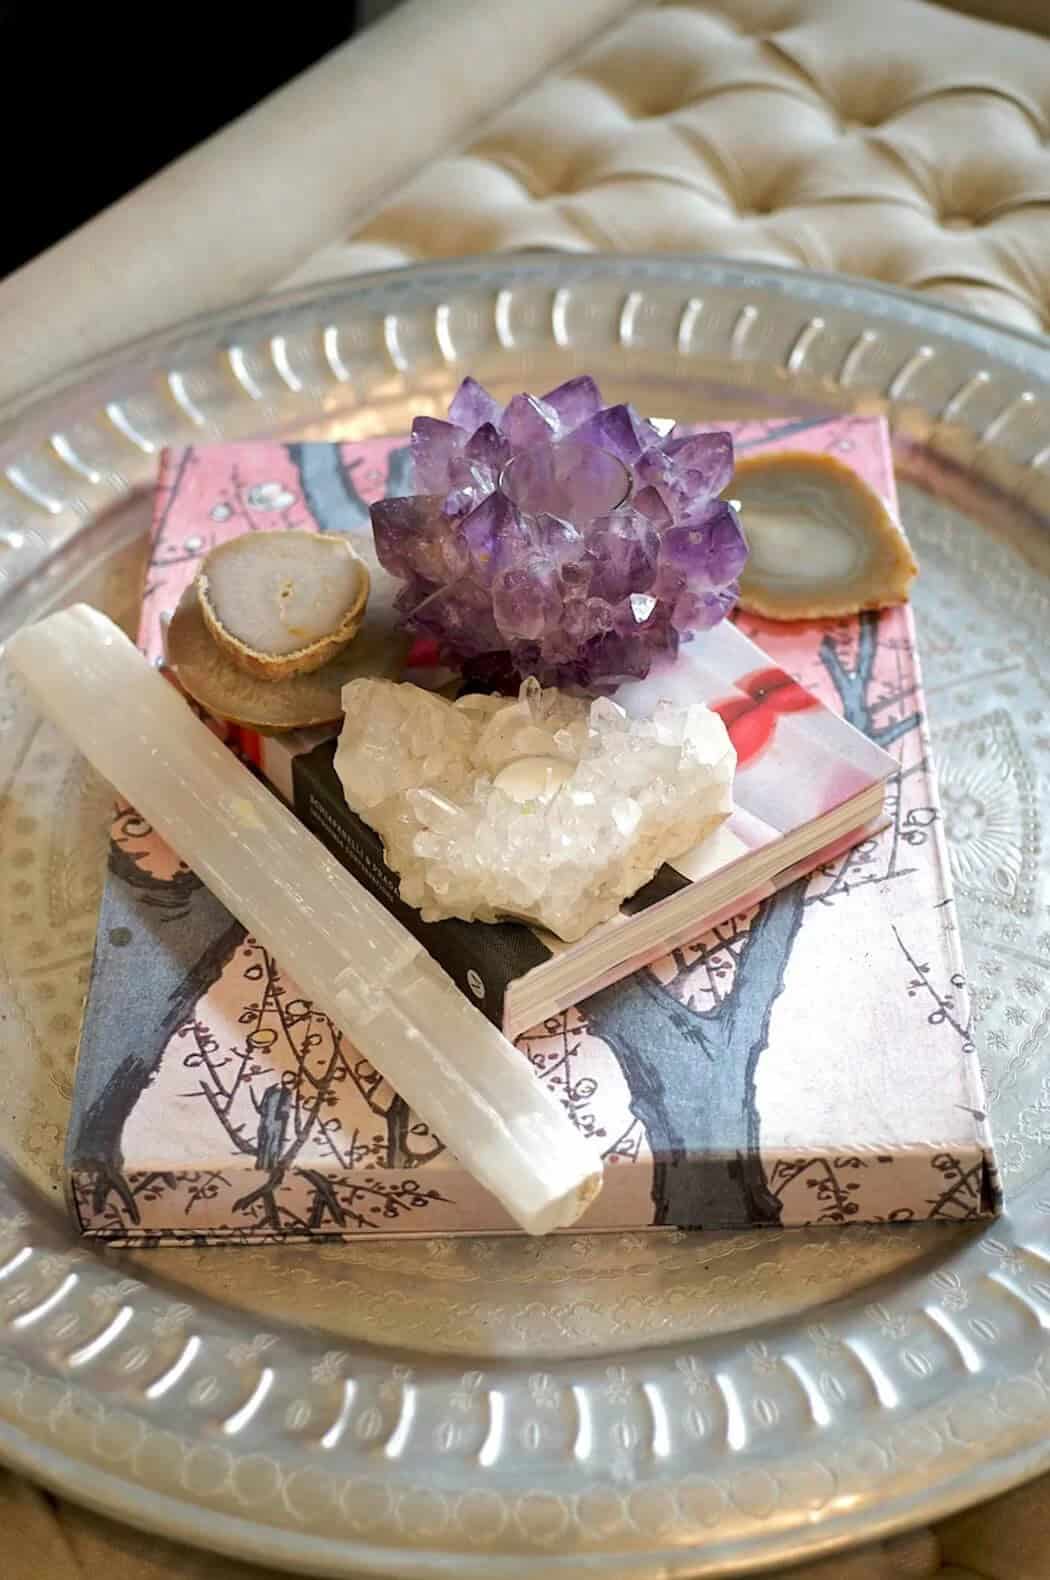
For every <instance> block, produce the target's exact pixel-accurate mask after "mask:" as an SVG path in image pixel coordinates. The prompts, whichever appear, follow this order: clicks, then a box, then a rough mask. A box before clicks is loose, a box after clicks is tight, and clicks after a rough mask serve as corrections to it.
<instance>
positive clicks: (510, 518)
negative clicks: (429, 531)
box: [460, 489, 533, 587]
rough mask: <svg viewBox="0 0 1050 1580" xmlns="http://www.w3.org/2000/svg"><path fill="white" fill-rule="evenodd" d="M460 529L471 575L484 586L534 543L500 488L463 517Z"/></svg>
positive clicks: (488, 584)
mask: <svg viewBox="0 0 1050 1580" xmlns="http://www.w3.org/2000/svg"><path fill="white" fill-rule="evenodd" d="M460 530H461V532H462V534H463V539H464V542H465V543H466V545H467V552H468V553H469V555H470V574H471V576H472V577H473V578H474V580H475V581H476V582H478V583H479V584H480V585H482V586H484V587H488V586H491V584H492V578H493V577H494V576H495V575H496V574H497V572H498V571H500V570H505V569H506V568H507V567H508V566H510V565H512V564H513V563H514V560H515V559H516V558H518V557H520V556H521V555H523V554H525V553H526V552H527V551H528V550H529V549H530V548H531V547H532V546H533V540H532V536H531V535H530V533H529V530H528V528H527V527H526V526H525V523H524V522H523V521H522V519H521V516H520V515H519V514H518V512H517V510H516V509H515V508H514V506H513V505H512V504H511V502H510V500H509V499H508V498H507V496H506V494H502V493H500V491H499V489H497V490H496V491H495V492H494V493H492V494H489V496H488V498H487V499H483V500H482V502H481V504H480V505H478V506H477V507H476V509H474V510H472V511H471V512H470V514H469V515H467V516H464V517H463V520H462V523H461V526H460Z"/></svg>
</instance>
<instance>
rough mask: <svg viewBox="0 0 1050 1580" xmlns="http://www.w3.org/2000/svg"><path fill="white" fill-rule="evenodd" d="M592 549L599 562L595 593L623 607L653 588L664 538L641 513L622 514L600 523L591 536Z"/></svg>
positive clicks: (628, 512) (595, 576)
mask: <svg viewBox="0 0 1050 1580" xmlns="http://www.w3.org/2000/svg"><path fill="white" fill-rule="evenodd" d="M588 547H589V549H590V551H591V553H592V554H593V555H594V557H595V558H596V560H597V561H598V564H597V568H596V570H595V573H594V575H593V576H592V578H591V591H592V592H593V593H595V594H596V595H597V596H598V597H600V598H605V599H607V601H608V602H609V603H619V602H620V600H621V599H623V598H627V597H629V596H630V594H631V593H636V592H646V591H647V590H648V588H650V587H651V586H652V585H653V582H654V580H655V578H656V565H657V560H658V557H659V554H660V535H659V533H658V532H657V530H656V528H655V527H654V526H653V524H652V522H651V521H649V520H648V519H647V518H646V517H645V516H641V515H639V514H638V512H637V511H635V510H624V511H619V512H617V514H616V515H614V516H606V517H605V518H604V520H601V521H596V522H595V524H594V528H593V530H592V531H591V532H590V534H589V535H588Z"/></svg>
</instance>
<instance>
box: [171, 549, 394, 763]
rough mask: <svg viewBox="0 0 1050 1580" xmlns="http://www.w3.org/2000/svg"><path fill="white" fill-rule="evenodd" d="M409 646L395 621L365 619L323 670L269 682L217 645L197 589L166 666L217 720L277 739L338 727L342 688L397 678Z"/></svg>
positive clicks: (178, 623) (183, 603)
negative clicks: (368, 679) (292, 733)
mask: <svg viewBox="0 0 1050 1580" xmlns="http://www.w3.org/2000/svg"><path fill="white" fill-rule="evenodd" d="M304 537H305V534H304ZM408 646H409V644H408V639H407V638H406V636H405V635H404V633H403V632H401V631H399V630H396V629H395V628H394V627H393V624H392V622H390V621H381V620H376V621H373V620H371V619H370V618H366V619H365V622H364V624H363V625H362V627H361V629H360V630H359V632H358V634H357V636H356V637H355V638H354V640H353V641H352V642H351V643H350V644H349V645H348V646H347V647H345V648H344V649H343V650H342V652H340V653H337V654H336V656H335V658H333V659H330V660H329V661H328V663H327V664H325V665H323V666H322V668H320V669H313V670H310V671H309V672H308V673H307V674H303V675H289V676H288V677H287V678H286V679H284V680H263V679H262V678H261V677H260V676H259V675H254V674H251V673H249V672H248V671H247V670H244V669H241V668H240V667H239V665H238V664H237V663H236V662H235V661H234V659H233V656H232V654H230V653H229V652H228V651H227V649H226V648H224V647H221V646H220V645H219V643H218V642H216V641H215V640H214V638H213V637H212V634H211V632H210V631H209V629H208V626H207V623H206V622H205V619H204V615H203V612H202V610H201V603H200V598H199V596H198V593H197V589H196V587H195V586H193V585H192V584H191V585H190V586H189V587H187V588H186V591H185V592H184V593H183V595H182V597H181V599H180V600H179V605H178V608H177V609H176V610H175V613H174V615H173V616H172V619H171V623H170V624H169V626H168V633H167V661H168V665H169V667H170V668H171V669H172V670H174V672H175V674H176V676H177V677H178V682H179V685H180V686H181V687H182V689H183V691H184V692H185V693H186V695H187V696H189V697H192V698H193V700H194V702H197V703H199V704H200V706H201V707H202V708H204V710H205V711H206V712H207V713H210V714H211V715H212V716H213V717H214V718H217V719H227V720H228V721H229V722H230V723H231V724H240V725H242V726H244V727H245V728H246V729H252V730H259V731H261V732H262V733H263V734H273V735H279V734H281V733H282V732H283V731H284V730H302V729H308V728H309V727H310V726H311V725H314V724H334V723H337V722H338V721H340V720H341V719H342V717H343V705H342V701H341V697H342V691H343V687H344V686H345V685H347V683H348V682H349V681H351V680H357V679H358V678H359V677H361V676H362V675H368V676H373V675H375V676H380V677H383V678H385V679H390V680H394V679H396V678H397V677H398V676H399V675H400V673H401V669H402V666H403V664H404V661H405V658H406V656H407V653H408Z"/></svg>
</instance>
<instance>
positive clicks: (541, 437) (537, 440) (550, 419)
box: [501, 395, 558, 454]
mask: <svg viewBox="0 0 1050 1580" xmlns="http://www.w3.org/2000/svg"><path fill="white" fill-rule="evenodd" d="M501 426H502V428H503V432H504V433H505V434H506V436H507V438H508V440H509V441H510V447H511V450H512V451H513V452H514V453H515V454H517V452H518V451H519V450H527V449H529V448H530V446H532V445H534V444H549V443H550V441H551V440H552V439H553V438H554V437H555V435H556V434H557V432H558V413H557V412H556V411H555V410H554V407H553V406H548V405H547V403H546V402H545V401H542V400H537V398H536V396H535V395H515V397H514V399H513V400H512V401H511V402H510V404H509V405H508V407H507V409H506V411H505V412H504V413H503V422H502V425H501Z"/></svg>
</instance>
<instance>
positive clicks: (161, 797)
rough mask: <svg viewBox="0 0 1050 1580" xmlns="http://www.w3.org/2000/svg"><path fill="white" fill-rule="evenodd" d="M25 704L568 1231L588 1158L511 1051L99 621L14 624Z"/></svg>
mask: <svg viewBox="0 0 1050 1580" xmlns="http://www.w3.org/2000/svg"><path fill="white" fill-rule="evenodd" d="M6 653H7V661H8V663H9V664H10V665H11V667H12V669H14V670H15V671H16V672H17V673H18V674H19V675H21V677H22V679H23V680H24V681H25V684H26V686H27V687H28V688H29V691H30V693H31V695H32V697H33V699H34V701H35V702H36V703H37V705H38V706H39V708H40V710H41V711H42V712H43V713H44V714H46V716H47V717H48V718H49V719H51V720H52V721H53V722H54V723H55V724H56V725H57V726H58V727H59V729H60V730H62V731H63V732H64V733H65V734H66V735H68V736H69V738H70V740H72V741H73V742H74V743H75V745H76V746H78V747H79V748H80V750H81V751H82V752H83V753H84V756H85V757H86V758H87V759H88V761H89V762H91V763H92V764H93V766H94V767H95V768H97V769H98V771H99V773H101V774H102V775H103V776H104V777H105V778H106V779H108V780H109V781H110V783H111V784H112V785H114V787H115V788H116V789H117V790H118V791H119V792H120V794H121V795H122V796H124V797H125V798H126V799H127V800H128V801H129V802H130V803H131V805H132V806H133V807H135V809H136V811H138V812H140V813H141V814H142V816H143V817H145V818H146V819H147V820H148V821H149V822H150V823H151V824H152V825H153V827H154V828H155V829H156V830H157V832H158V833H159V834H160V835H161V836H162V837H163V838H164V839H166V840H167V841H168V843H169V844H170V845H171V846H172V848H173V849H174V850H176V851H177V852H178V854H179V855H180V856H181V857H182V859H183V860H184V861H186V862H187V863H188V864H189V866H190V867H192V869H193V870H194V872H196V874H197V875H198V877H199V878H200V879H201V880H202V881H203V882H204V883H206V884H207V886H208V888H209V889H211V890H212V892H213V893H214V894H215V895H216V896H217V897H218V899H219V900H221V901H222V903H223V905H225V906H226V907H227V909H228V910H230V911H232V912H233V914H234V916H236V917H237V918H238V920H239V921H241V922H243V924H244V926H245V927H246V928H248V930H249V931H250V932H251V933H252V934H253V935H254V936H255V937H256V938H257V939H258V940H259V942H260V943H261V944H262V945H263V947H264V948H265V949H268V950H269V951H271V952H272V953H273V954H274V955H275V956H276V957H277V959H278V960H279V961H280V963H281V965H282V966H283V967H284V968H285V969H286V970H287V971H288V972H289V974H290V975H291V976H293V977H294V978H295V981H296V982H297V984H298V986H299V987H300V988H301V990H302V992H303V993H304V994H305V995H306V997H307V998H310V999H313V1000H314V1001H315V1002H316V1004H317V1006H318V1008H320V1009H323V1010H324V1011H325V1012H326V1014H328V1015H329V1017H330V1018H331V1019H332V1021H333V1022H334V1023H335V1024H336V1025H337V1026H338V1027H339V1028H340V1030H342V1031H343V1032H344V1033H345V1034H346V1036H347V1037H348V1038H349V1039H350V1041H351V1042H352V1043H353V1045H354V1047H355V1048H356V1049H357V1051H358V1052H359V1053H361V1054H362V1055H363V1056H364V1057H365V1058H366V1059H368V1060H369V1062H370V1063H371V1064H373V1065H374V1066H375V1068H376V1069H377V1070H378V1071H379V1072H380V1073H381V1074H382V1075H384V1076H386V1078H387V1080H389V1081H390V1083H391V1084H392V1085H393V1086H394V1088H395V1089H396V1090H397V1091H398V1092H400V1094H401V1096H402V1097H403V1098H404V1099H405V1100H406V1102H407V1103H409V1105H410V1106H411V1107H412V1108H413V1109H414V1110H415V1111H416V1113H417V1114H418V1115H419V1117H420V1118H421V1119H422V1120H424V1121H425V1122H426V1124H427V1125H428V1126H430V1127H431V1128H432V1129H433V1131H434V1132H435V1134H436V1135H439V1136H440V1137H441V1139H442V1140H443V1141H444V1142H445V1144H446V1145H447V1146H448V1147H450V1148H451V1150H452V1151H453V1152H454V1153H455V1155H456V1156H457V1157H458V1158H459V1160H460V1162H461V1163H462V1164H463V1165H464V1167H465V1168H467V1169H469V1170H470V1172H471V1173H472V1174H473V1175H474V1176H475V1177H476V1178H477V1179H478V1180H480V1182H481V1183H482V1184H483V1185H484V1186H486V1187H487V1189H488V1190H490V1191H491V1192H492V1194H493V1195H494V1196H495V1197H496V1198H497V1199H498V1200H499V1201H500V1202H501V1203H502V1205H503V1206H504V1208H505V1209H506V1210H507V1212H508V1213H509V1214H510V1216H511V1217H512V1218H513V1219H514V1220H515V1221H516V1222H517V1223H518V1224H519V1225H520V1226H521V1228H522V1229H525V1230H526V1231H527V1232H528V1233H530V1234H546V1233H547V1232H548V1231H549V1230H551V1229H558V1228H562V1227H564V1226H566V1225H568V1224H571V1223H574V1222H575V1221H576V1219H577V1218H578V1217H579V1215H580V1213H581V1212H582V1211H583V1210H584V1208H585V1207H586V1206H588V1204H589V1203H590V1202H592V1201H593V1200H594V1198H595V1197H596V1196H597V1194H598V1191H599V1190H600V1188H601V1159H600V1157H599V1156H598V1154H597V1152H596V1150H595V1149H594V1148H593V1147H592V1146H591V1145H590V1144H588V1142H587V1141H586V1140H585V1139H584V1138H583V1137H582V1136H581V1135H580V1133H579V1132H578V1131H577V1130H576V1128H575V1126H574V1125H573V1123H572V1121H571V1119H570V1118H569V1116H568V1114H567V1113H566V1112H565V1110H564V1109H563V1108H562V1106H561V1104H560V1103H559V1101H558V1099H557V1098H556V1097H555V1096H554V1095H553V1094H552V1093H551V1092H549V1091H548V1090H547V1089H546V1087H544V1086H543V1085H542V1083H541V1082H540V1081H538V1080H537V1079H536V1075H535V1072H534V1071H533V1070H532V1068H531V1067H530V1065H529V1062H528V1060H527V1059H526V1058H525V1057H524V1055H523V1054H522V1053H521V1052H520V1051H519V1050H518V1049H516V1048H515V1047H514V1046H513V1044H512V1043H510V1042H508V1040H507V1039H506V1037H504V1036H503V1035H502V1033H501V1032H499V1031H497V1030H496V1028H495V1027H494V1026H493V1025H492V1024H491V1023H490V1022H489V1021H488V1020H486V1019H485V1017H484V1016H483V1015H482V1014H481V1012H480V1011H479V1010H477V1009H475V1008H474V1006H473V1005H472V1004H471V1003H470V1002H469V1001H468V1000H467V999H466V998H464V996H463V994H462V993H460V991H459V989H458V988H457V987H456V986H455V984H454V983H453V981H452V979H451V978H450V977H449V976H447V975H446V973H445V972H444V971H443V970H442V969H441V967H440V966H438V965H437V964H436V962H435V961H434V960H432V959H431V957H430V955H429V954H427V952H426V950H425V949H423V948H422V947H421V945H419V944H418V943H417V942H416V940H415V939H414V938H413V937H412V935H411V934H410V933H409V932H407V931H406V929H405V928H404V927H402V925H401V923H400V922H398V921H396V920H395V919H394V917H392V916H391V915H390V913H389V912H388V911H387V910H385V909H384V907H383V906H382V905H381V904H380V903H379V901H378V900H376V899H373V897H372V895H370V894H369V893H368V891H367V890H366V889H364V888H363V887H362V886H361V884H360V883H358V882H357V880H356V879H355V878H352V877H351V876H350V874H349V873H348V872H346V871H345V870H344V868H343V867H341V866H340V865H339V863H338V862H337V861H336V860H335V859H334V858H333V857H332V856H330V855H329V854H328V852H327V851H326V850H325V848H324V846H323V845H322V844H321V843H320V841H319V840H317V839H316V838H315V837H314V835H313V834H311V833H309V832H308V831H307V830H306V829H305V828H303V827H302V825H301V824H300V823H298V822H297V821H296V819H295V818H294V817H293V816H292V814H291V813H290V812H289V811H288V810H287V808H286V807H285V806H284V805H283V804H282V803H281V802H280V801H279V800H278V799H277V797H276V796H275V795H273V793H272V792H271V791H269V790H267V789H265V788H264V787H263V786H262V785H261V784H259V783H258V781H257V780H255V779H254V778H253V777H252V775H251V774H250V773H249V772H248V770H247V769H246V768H245V767H243V765H242V764H241V763H239V762H238V761H237V759H236V757H234V755H233V753H232V752H230V751H228V750H227V748H226V747H225V746H223V745H221V744H220V742H219V741H218V740H217V739H216V737H215V736H214V735H213V734H212V732H211V731H210V730H209V729H208V728H207V726H206V725H205V724H203V723H201V721H200V720H199V719H198V718H197V717H196V716H195V715H194V714H193V713H192V712H191V710H190V708H189V707H188V706H187V705H186V703H185V702H184V701H183V700H182V698H181V697H180V696H179V694H178V693H177V691H176V690H175V688H174V687H173V686H171V685H170V684H169V683H168V681H166V680H165V679H164V678H163V677H162V676H161V675H160V674H159V673H158V672H157V671H156V670H155V669H153V668H152V667H151V666H150V665H149V663H148V662H147V661H146V659H144V658H143V657H142V655H141V654H140V653H139V652H138V650H137V648H135V647H134V646H133V645H132V643H131V642H130V641H129V640H128V638H127V637H126V636H125V635H124V634H123V632H121V631H120V630H118V628H117V627H116V626H115V625H114V624H113V623H112V621H110V620H108V619H107V618H106V617H105V615H103V614H100V613H99V612H98V610H96V609H92V608H89V607H88V606H87V605H86V604H77V605H75V606H74V607H73V608H72V609H67V610H65V611H63V612H62V613H60V614H53V615H49V616H48V617H47V619H45V620H42V621H41V622H40V623H39V624H38V625H33V626H28V627H26V628H25V629H23V630H21V631H19V632H18V633H17V634H16V635H15V636H13V637H12V638H11V639H10V641H9V642H8V643H7V648H6Z"/></svg>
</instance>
